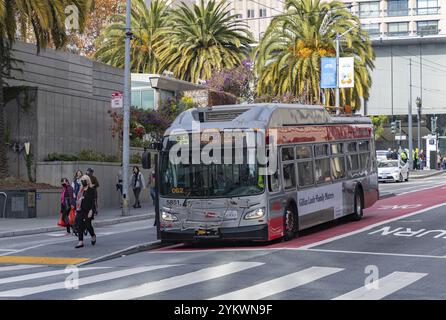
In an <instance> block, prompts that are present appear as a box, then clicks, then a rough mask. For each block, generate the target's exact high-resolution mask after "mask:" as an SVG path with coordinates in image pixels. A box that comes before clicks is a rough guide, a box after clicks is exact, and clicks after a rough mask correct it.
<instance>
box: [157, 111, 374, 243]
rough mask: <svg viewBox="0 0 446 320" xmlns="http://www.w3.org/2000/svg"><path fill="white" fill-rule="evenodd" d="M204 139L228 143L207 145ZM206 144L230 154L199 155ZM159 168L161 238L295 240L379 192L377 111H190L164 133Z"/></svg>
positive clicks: (354, 213)
mask: <svg viewBox="0 0 446 320" xmlns="http://www.w3.org/2000/svg"><path fill="white" fill-rule="evenodd" d="M227 132H231V135H223V133H227ZM234 132H236V133H237V134H238V136H237V134H234ZM252 132H254V134H255V137H256V138H255V139H254V140H255V142H254V146H253V143H252V140H253V139H250V138H249V136H250V134H251V133H252ZM206 134H207V135H206ZM218 135H220V136H221V139H217V138H219V136H218ZM200 136H201V137H200ZM203 136H206V137H205V138H203ZM227 136H229V138H227ZM251 136H253V134H251ZM194 137H196V138H197V139H201V140H200V141H199V143H194ZM237 137H239V142H240V143H239V142H237ZM256 139H257V140H256ZM203 141H205V142H206V141H207V142H208V143H209V142H212V141H213V143H214V146H220V147H221V150H222V151H218V150H216V149H215V150H214V149H212V150H211V151H209V149H210V148H209V145H208V144H206V143H204V142H203ZM249 141H251V143H250V142H249ZM206 148H207V149H208V150H206ZM251 149H257V150H256V152H257V153H255V154H260V155H262V154H263V155H264V156H265V158H264V159H263V160H262V162H261V161H259V159H257V157H256V159H254V161H253V160H252V158H253V157H252V155H253V153H252V152H251V151H253V150H251ZM204 151H207V152H208V154H207V158H210V157H211V158H212V157H213V158H214V160H215V159H221V158H223V157H226V158H225V160H228V159H229V160H231V161H220V162H218V161H214V162H211V163H209V161H208V162H205V161H203V159H199V161H195V162H194V161H193V158H197V157H198V156H199V155H200V152H201V153H203V152H204ZM172 157H174V158H175V157H176V159H172ZM236 157H238V158H239V159H238V160H239V161H234V160H237V159H235V158H236ZM204 158H206V157H204ZM248 158H250V159H251V160H249V159H248ZM178 159H182V160H183V161H178ZM205 160H206V159H205ZM207 160H209V159H207ZM248 160H249V161H248ZM272 164H274V165H272ZM158 170H159V171H158V177H159V178H158V179H157V180H158V182H159V183H158V186H157V188H158V192H157V197H158V199H157V201H158V203H157V204H158V209H157V210H158V213H157V214H158V217H157V219H158V223H159V225H158V227H159V236H160V239H161V241H163V242H195V241H200V240H211V239H213V240H249V241H251V240H252V241H264V242H268V241H272V240H274V239H278V238H283V239H285V240H290V239H293V238H295V237H296V236H298V234H299V232H300V231H301V230H304V229H307V228H310V227H313V226H316V225H318V224H322V223H325V222H329V221H332V220H335V219H338V218H341V217H344V216H350V217H351V219H352V220H359V219H361V218H362V216H363V210H364V209H365V208H368V207H370V206H372V205H373V204H374V203H375V202H376V201H377V200H378V198H379V191H378V174H377V159H376V154H375V141H374V135H373V125H372V123H371V121H370V119H369V118H367V117H362V116H335V115H331V114H330V113H329V112H327V110H326V109H325V108H324V107H323V106H309V105H300V104H273V103H272V104H244V105H228V106H214V107H206V108H193V109H189V110H186V111H184V112H183V113H181V114H180V115H179V116H178V117H177V118H176V119H175V121H174V122H173V123H172V125H171V126H170V127H169V128H168V129H167V131H166V132H165V135H164V137H163V142H162V144H161V145H160V154H159V163H158Z"/></svg>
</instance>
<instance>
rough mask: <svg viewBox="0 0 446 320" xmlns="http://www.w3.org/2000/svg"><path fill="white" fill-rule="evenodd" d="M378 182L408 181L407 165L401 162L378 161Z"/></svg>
mask: <svg viewBox="0 0 446 320" xmlns="http://www.w3.org/2000/svg"><path fill="white" fill-rule="evenodd" d="M378 181H380V182H386V181H394V182H403V181H409V165H408V164H407V163H404V162H403V161H401V160H382V161H378Z"/></svg>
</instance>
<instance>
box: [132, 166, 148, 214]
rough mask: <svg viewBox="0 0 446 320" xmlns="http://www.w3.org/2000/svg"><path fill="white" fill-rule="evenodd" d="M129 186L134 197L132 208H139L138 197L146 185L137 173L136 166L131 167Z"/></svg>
mask: <svg viewBox="0 0 446 320" xmlns="http://www.w3.org/2000/svg"><path fill="white" fill-rule="evenodd" d="M130 186H131V187H132V189H133V194H134V195H135V204H134V205H133V208H141V203H140V202H139V195H140V194H141V190H142V189H144V188H145V187H146V184H145V182H144V176H143V175H142V173H141V172H140V171H139V167H138V166H134V167H133V175H132V181H131V183H130Z"/></svg>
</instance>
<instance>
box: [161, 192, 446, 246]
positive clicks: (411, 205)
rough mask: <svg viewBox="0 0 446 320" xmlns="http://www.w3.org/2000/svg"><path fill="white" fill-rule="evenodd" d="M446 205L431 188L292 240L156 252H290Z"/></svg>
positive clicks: (445, 198) (387, 201) (445, 195)
mask: <svg viewBox="0 0 446 320" xmlns="http://www.w3.org/2000/svg"><path fill="white" fill-rule="evenodd" d="M442 204H446V190H444V186H438V187H433V188H430V189H425V190H422V191H415V192H411V193H407V194H403V195H398V196H395V197H391V198H387V199H383V200H379V201H378V202H376V203H375V205H374V206H373V207H370V208H368V209H366V210H364V217H363V218H362V219H361V220H360V221H356V222H346V221H345V222H344V221H339V222H332V223H327V224H326V225H322V226H319V227H315V228H312V229H308V230H304V231H301V235H300V236H299V237H297V238H296V239H293V240H291V241H287V242H278V243H271V244H267V245H264V244H257V245H254V244H253V245H249V246H234V245H231V243H226V244H224V243H219V244H218V245H216V246H215V245H213V246H206V247H204V246H200V245H197V246H192V247H191V246H187V245H185V244H176V245H172V246H169V247H164V248H162V249H158V250H156V251H172V250H178V251H195V250H238V249H248V250H249V249H287V248H288V249H292V248H300V247H303V246H308V245H312V244H316V243H318V242H320V241H324V240H329V239H331V238H335V237H339V236H343V235H347V234H349V233H354V232H359V231H361V230H362V229H364V228H371V227H374V226H375V225H379V224H380V223H385V222H386V221H390V220H392V219H397V218H402V217H404V216H406V215H410V214H413V213H416V212H419V211H425V210H427V209H429V208H431V207H435V206H439V205H442Z"/></svg>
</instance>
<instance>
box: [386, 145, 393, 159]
mask: <svg viewBox="0 0 446 320" xmlns="http://www.w3.org/2000/svg"><path fill="white" fill-rule="evenodd" d="M386 157H387V160H390V159H392V149H391V148H389V149H387V153H386Z"/></svg>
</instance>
